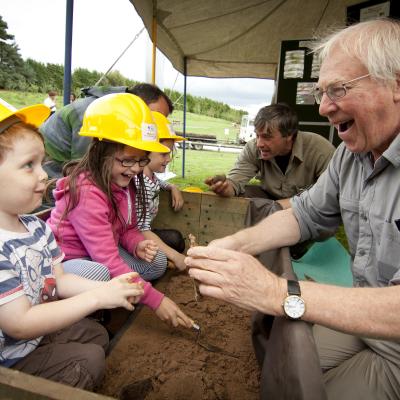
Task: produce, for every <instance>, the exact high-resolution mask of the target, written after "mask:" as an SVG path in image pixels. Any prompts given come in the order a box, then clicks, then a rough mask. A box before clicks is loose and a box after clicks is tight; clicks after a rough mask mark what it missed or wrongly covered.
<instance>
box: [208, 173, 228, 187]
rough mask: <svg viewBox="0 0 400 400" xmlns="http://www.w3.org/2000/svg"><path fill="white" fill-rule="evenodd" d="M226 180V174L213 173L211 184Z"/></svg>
mask: <svg viewBox="0 0 400 400" xmlns="http://www.w3.org/2000/svg"><path fill="white" fill-rule="evenodd" d="M225 181H226V175H224V174H222V175H215V176H213V177H212V179H211V184H212V185H215V184H216V183H217V182H225Z"/></svg>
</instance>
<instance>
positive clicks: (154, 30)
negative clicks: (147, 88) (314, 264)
mask: <svg viewBox="0 0 400 400" xmlns="http://www.w3.org/2000/svg"><path fill="white" fill-rule="evenodd" d="M151 40H152V42H153V59H152V64H151V83H152V84H153V85H155V84H156V50H157V0H154V1H153V24H152V29H151Z"/></svg>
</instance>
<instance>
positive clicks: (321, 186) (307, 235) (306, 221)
mask: <svg viewBox="0 0 400 400" xmlns="http://www.w3.org/2000/svg"><path fill="white" fill-rule="evenodd" d="M342 154H343V153H342V151H341V150H339V151H336V153H335V155H334V156H333V158H332V161H331V162H330V163H329V165H328V168H327V169H326V170H325V172H324V173H323V174H322V175H321V176H320V177H319V179H318V180H317V182H316V183H315V184H314V185H313V186H312V187H311V188H310V189H309V190H306V191H304V192H303V193H301V194H299V195H297V196H294V197H293V198H292V199H291V204H292V207H293V212H294V215H295V217H296V219H297V221H298V223H299V227H300V234H301V238H300V241H305V240H309V239H314V240H318V239H320V240H323V239H326V238H327V237H329V236H332V235H334V234H335V232H336V230H337V229H338V227H339V225H340V223H341V215H340V205H339V186H340V185H339V167H340V162H341V156H342Z"/></svg>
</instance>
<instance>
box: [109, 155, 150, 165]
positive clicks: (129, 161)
mask: <svg viewBox="0 0 400 400" xmlns="http://www.w3.org/2000/svg"><path fill="white" fill-rule="evenodd" d="M115 159H116V160H117V161H119V162H120V163H121V165H122V166H123V167H133V166H134V165H135V164H139V167H145V166H146V165H147V164H148V163H149V162H150V158H141V159H140V160H135V159H133V158H128V159H124V160H121V159H120V158H117V157H115Z"/></svg>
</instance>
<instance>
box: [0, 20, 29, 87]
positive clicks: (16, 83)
mask: <svg viewBox="0 0 400 400" xmlns="http://www.w3.org/2000/svg"><path fill="white" fill-rule="evenodd" d="M7 30H8V25H7V22H5V21H4V20H3V18H2V17H1V16H0V89H20V90H21V89H23V88H27V80H26V75H28V74H29V71H28V70H26V69H25V64H24V61H23V59H22V57H21V55H20V54H19V49H18V46H17V45H16V43H15V41H14V36H13V35H11V34H9V33H8V32H7Z"/></svg>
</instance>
